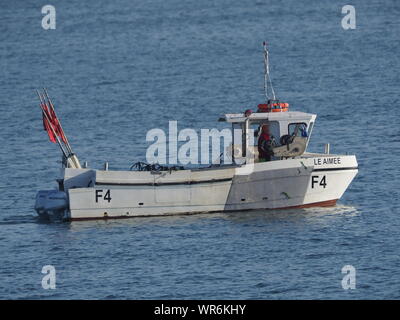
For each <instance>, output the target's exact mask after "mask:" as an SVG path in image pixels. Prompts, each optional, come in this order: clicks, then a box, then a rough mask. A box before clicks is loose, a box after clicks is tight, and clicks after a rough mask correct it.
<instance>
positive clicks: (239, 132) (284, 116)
mask: <svg viewBox="0 0 400 320" xmlns="http://www.w3.org/2000/svg"><path fill="white" fill-rule="evenodd" d="M316 117H317V116H316V115H315V114H311V113H304V112H299V111H288V112H255V113H251V114H247V113H245V114H242V113H241V114H225V115H224V116H223V117H221V118H220V119H219V120H220V121H225V122H227V123H230V124H231V125H232V133H233V137H232V141H233V143H232V144H233V147H232V148H231V151H232V160H234V161H235V162H236V163H238V162H239V163H245V162H248V161H249V159H251V158H254V161H255V162H257V161H258V151H257V143H258V137H259V134H260V131H261V130H260V128H261V126H262V125H264V124H268V125H269V127H270V133H271V136H272V137H273V138H274V140H275V141H276V143H277V146H276V148H275V149H274V150H275V156H274V157H273V159H272V160H280V159H283V158H289V157H293V156H300V155H301V154H303V153H304V152H305V150H306V148H307V146H308V143H309V141H310V137H311V133H312V129H313V127H314V123H315V119H316ZM296 137H298V138H297V139H296ZM288 138H290V139H289V140H290V142H288ZM294 139H295V141H296V142H298V143H300V144H301V146H300V147H299V148H297V149H296V150H292V151H293V152H288V150H289V146H290V145H291V143H293V141H294ZM281 147H284V148H281ZM279 148H281V149H279ZM285 151H286V152H285Z"/></svg>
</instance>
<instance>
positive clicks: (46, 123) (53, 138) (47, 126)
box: [42, 105, 57, 143]
mask: <svg viewBox="0 0 400 320" xmlns="http://www.w3.org/2000/svg"><path fill="white" fill-rule="evenodd" d="M42 109H43V112H42V116H43V128H44V130H46V131H47V134H48V135H49V139H50V141H51V142H53V143H56V142H57V140H56V136H55V135H54V133H53V131H52V130H51V127H50V123H49V121H48V120H47V118H46V115H47V116H48V114H49V113H48V109H47V107H44V106H43V105H42ZM45 113H46V115H45ZM49 118H50V117H49Z"/></svg>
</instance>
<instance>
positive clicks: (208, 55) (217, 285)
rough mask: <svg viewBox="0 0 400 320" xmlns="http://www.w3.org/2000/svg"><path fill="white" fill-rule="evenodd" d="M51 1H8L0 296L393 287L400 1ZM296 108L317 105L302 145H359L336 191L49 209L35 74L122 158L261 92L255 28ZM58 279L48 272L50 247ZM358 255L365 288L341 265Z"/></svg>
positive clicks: (83, 140)
mask: <svg viewBox="0 0 400 320" xmlns="http://www.w3.org/2000/svg"><path fill="white" fill-rule="evenodd" d="M49 3H50V4H53V5H54V6H55V7H56V10H57V11H56V12H57V16H56V19H57V20H56V21H57V27H56V30H43V29H42V27H41V19H42V16H43V15H42V14H41V8H42V6H43V5H45V4H48V3H47V2H43V1H33V0H32V1H11V0H2V1H1V9H0V72H1V73H0V97H1V99H0V111H1V113H0V139H1V140H0V146H1V147H0V157H1V158H0V159H1V162H0V172H1V179H0V298H3V299H4V298H12V299H18V298H28V299H36V298H39V299H40V298H51V299H53V298H55V299H59V298H64V299H70V298H83V299H87V298H96V299H97V298H101V299H102V298H129V299H141V298H150V299H152V298H199V299H202V298H211V299H212V298H220V299H226V298H238V299H248V298H251V299H284V298H296V299H297V298H305V299H314V298H318V299H320V298H327V299H331V298H340V299H341V298H344V299H347V298H349V299H358V298H368V299H371V298H377V299H383V298H385V299H386V298H400V260H399V247H400V235H399V227H400V220H399V204H398V198H399V169H398V167H399V165H400V160H399V147H400V138H399V120H400V117H399V111H398V110H399V109H398V105H399V82H400V75H399V66H400V58H399V50H400V19H399V17H400V3H399V2H398V1H395V0H393V1H389V0H388V1H368V2H367V1H352V2H351V4H352V5H354V6H355V8H356V17H357V28H356V29H355V30H347V31H346V30H343V28H342V27H341V19H342V17H343V15H342V14H341V8H342V6H344V5H346V4H348V3H347V2H346V1H307V3H301V2H300V1H285V2H284V3H283V2H281V1H261V0H260V1H249V0H241V1H235V2H233V1H225V0H219V1H196V0H192V1H180V0H179V1H178V0H171V1H162V0H154V1H131V0H117V1H112V2H109V3H105V2H104V3H100V2H99V1H95V0H91V1H84V2H81V1H77V0H74V1H49ZM264 40H267V41H268V42H269V44H270V53H271V63H272V67H271V72H272V77H273V80H274V83H275V89H276V92H277V94H278V96H279V97H280V98H282V99H283V100H284V101H286V102H289V103H290V105H291V108H292V109H297V110H303V111H307V112H313V113H317V114H318V119H317V120H318V121H317V123H316V126H315V129H314V133H313V138H312V142H311V144H310V150H311V151H315V152H321V151H322V150H323V145H324V143H326V142H330V143H331V151H332V152H337V153H346V152H349V153H355V154H356V155H357V158H358V161H359V165H360V171H359V175H358V176H357V177H356V179H355V180H354V182H353V183H352V185H351V187H350V188H349V189H348V191H347V192H346V193H345V195H344V196H343V198H342V199H341V201H340V203H339V205H338V206H337V207H336V208H329V209H307V210H292V211H276V212H264V211H260V212H251V213H248V212H247V213H237V214H236V213H235V214H223V213H220V214H209V215H196V216H181V217H164V218H138V219H132V220H126V221H107V222H105V221H97V222H96V221H94V222H79V223H43V222H40V221H38V220H37V218H36V217H35V213H34V210H33V205H34V198H35V194H36V192H37V190H40V189H48V188H51V187H54V186H55V184H54V179H55V177H56V175H57V174H58V172H59V167H60V163H59V162H58V161H59V160H60V154H59V150H58V149H57V147H56V146H55V145H54V144H51V143H49V142H48V141H47V137H46V134H45V132H44V131H43V130H42V123H41V113H40V109H39V107H38V104H37V97H36V95H35V92H34V89H35V88H40V87H42V86H46V87H48V88H49V90H50V94H51V96H52V97H53V99H54V102H55V103H56V106H57V107H58V113H59V116H60V117H61V119H62V120H63V126H64V129H65V131H66V133H67V135H68V136H69V139H70V142H71V144H72V146H73V148H74V150H75V152H76V153H77V154H78V156H79V157H80V159H81V161H84V160H87V161H89V164H90V165H91V166H93V167H100V166H101V165H102V163H103V162H104V161H106V160H108V161H110V167H111V168H118V169H126V168H129V166H130V165H131V164H132V163H133V162H134V161H137V160H144V156H145V150H146V147H147V146H148V144H147V143H146V141H145V136H146V132H147V131H148V130H149V129H151V128H154V127H161V128H165V127H167V125H168V120H178V126H179V128H180V129H182V128H184V127H190V128H195V129H199V128H212V127H215V126H217V127H218V128H220V127H221V124H217V123H216V120H217V118H218V117H219V115H220V114H223V113H225V112H242V111H243V110H245V109H248V108H253V109H254V108H255V106H256V105H257V104H258V103H260V102H261V101H262V81H263V74H262V67H263V66H262V48H261V43H262V41H264ZM48 264H50V265H54V266H55V267H56V270H57V288H56V289H55V290H44V289H42V287H41V279H42V276H43V275H42V274H41V270H42V267H43V266H44V265H48ZM346 264H351V265H353V266H354V267H355V268H356V271H357V278H356V280H357V284H356V286H357V287H356V289H355V290H348V291H345V290H343V289H342V287H341V280H342V277H343V275H342V274H341V268H342V267H343V266H344V265H346Z"/></svg>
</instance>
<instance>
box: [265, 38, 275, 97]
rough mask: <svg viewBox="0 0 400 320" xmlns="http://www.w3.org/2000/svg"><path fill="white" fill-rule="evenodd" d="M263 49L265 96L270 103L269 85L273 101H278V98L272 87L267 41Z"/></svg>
mask: <svg viewBox="0 0 400 320" xmlns="http://www.w3.org/2000/svg"><path fill="white" fill-rule="evenodd" d="M263 48H264V95H265V101H266V102H268V100H270V96H269V95H268V83H269V86H270V87H271V93H272V99H273V100H276V96H275V90H274V87H273V86H272V80H271V76H270V75H269V52H268V48H267V43H266V42H265V41H264V42H263Z"/></svg>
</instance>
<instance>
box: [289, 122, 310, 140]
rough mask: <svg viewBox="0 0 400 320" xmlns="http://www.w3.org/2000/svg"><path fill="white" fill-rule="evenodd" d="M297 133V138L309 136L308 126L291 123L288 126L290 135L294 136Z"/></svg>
mask: <svg viewBox="0 0 400 320" xmlns="http://www.w3.org/2000/svg"><path fill="white" fill-rule="evenodd" d="M295 132H296V136H297V137H302V136H303V137H304V136H308V132H307V124H306V123H304V122H299V123H290V124H289V126H288V134H289V135H293V134H294V133H295Z"/></svg>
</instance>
